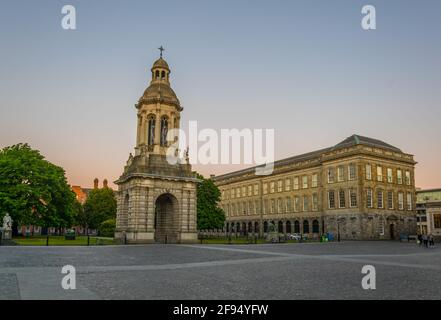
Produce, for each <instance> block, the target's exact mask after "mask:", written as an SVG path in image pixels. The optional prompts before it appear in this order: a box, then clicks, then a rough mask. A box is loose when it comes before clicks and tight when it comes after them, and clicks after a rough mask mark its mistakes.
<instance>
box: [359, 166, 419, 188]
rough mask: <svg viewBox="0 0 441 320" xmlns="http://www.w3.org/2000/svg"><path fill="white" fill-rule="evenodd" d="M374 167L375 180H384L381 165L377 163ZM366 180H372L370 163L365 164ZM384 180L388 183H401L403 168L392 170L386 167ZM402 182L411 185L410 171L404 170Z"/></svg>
mask: <svg viewBox="0 0 441 320" xmlns="http://www.w3.org/2000/svg"><path fill="white" fill-rule="evenodd" d="M376 168H377V176H376V180H377V181H380V182H382V181H384V180H385V179H384V176H383V167H382V166H379V165H377V166H376ZM394 171H395V174H394ZM366 180H373V177H372V165H371V164H366ZM386 181H387V182H388V183H397V184H403V170H401V169H396V170H394V169H392V168H386ZM404 183H405V184H406V185H408V186H410V185H411V179H410V171H407V170H406V171H405V172H404Z"/></svg>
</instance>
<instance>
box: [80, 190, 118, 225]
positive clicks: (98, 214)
mask: <svg viewBox="0 0 441 320" xmlns="http://www.w3.org/2000/svg"><path fill="white" fill-rule="evenodd" d="M84 215H85V217H86V222H87V225H88V227H89V228H91V229H98V227H99V226H100V224H101V223H102V222H104V221H106V220H108V219H115V218H116V199H115V195H114V194H113V191H112V189H110V188H102V189H93V190H92V191H91V192H90V193H89V195H88V197H87V200H86V202H85V203H84Z"/></svg>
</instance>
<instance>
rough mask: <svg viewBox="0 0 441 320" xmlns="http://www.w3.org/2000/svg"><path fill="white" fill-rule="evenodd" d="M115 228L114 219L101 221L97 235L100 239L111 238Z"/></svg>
mask: <svg viewBox="0 0 441 320" xmlns="http://www.w3.org/2000/svg"><path fill="white" fill-rule="evenodd" d="M115 227H116V220H115V219H109V220H106V221H103V222H102V223H101V224H100V226H99V228H98V231H99V235H100V236H101V237H113V236H114V234H115Z"/></svg>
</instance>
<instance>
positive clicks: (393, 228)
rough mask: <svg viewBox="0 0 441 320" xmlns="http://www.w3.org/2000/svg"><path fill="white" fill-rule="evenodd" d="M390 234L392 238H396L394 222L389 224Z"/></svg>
mask: <svg viewBox="0 0 441 320" xmlns="http://www.w3.org/2000/svg"><path fill="white" fill-rule="evenodd" d="M389 234H390V239H391V240H395V226H394V224H393V223H391V224H390V225H389Z"/></svg>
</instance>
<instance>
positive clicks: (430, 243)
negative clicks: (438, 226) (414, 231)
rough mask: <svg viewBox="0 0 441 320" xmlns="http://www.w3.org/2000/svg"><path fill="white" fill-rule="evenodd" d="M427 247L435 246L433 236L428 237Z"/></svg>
mask: <svg viewBox="0 0 441 320" xmlns="http://www.w3.org/2000/svg"><path fill="white" fill-rule="evenodd" d="M429 246H430V247H434V246H435V238H434V237H433V234H430V235H429Z"/></svg>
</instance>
